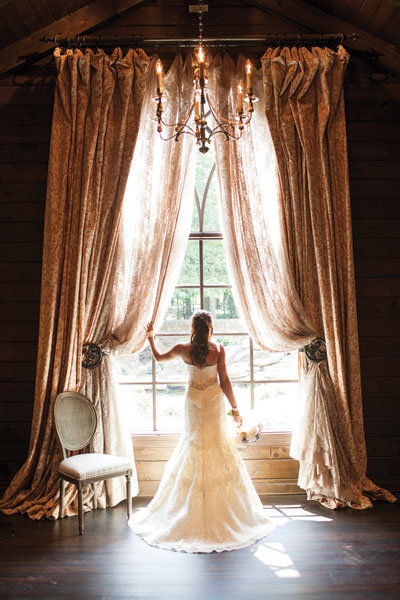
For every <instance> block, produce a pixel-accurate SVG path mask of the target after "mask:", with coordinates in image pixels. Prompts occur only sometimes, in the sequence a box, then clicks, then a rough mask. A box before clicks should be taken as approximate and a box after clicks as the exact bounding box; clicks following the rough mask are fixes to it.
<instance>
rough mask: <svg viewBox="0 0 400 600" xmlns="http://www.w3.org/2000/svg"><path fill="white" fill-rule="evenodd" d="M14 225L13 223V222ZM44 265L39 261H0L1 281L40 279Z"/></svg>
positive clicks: (37, 280)
mask: <svg viewBox="0 0 400 600" xmlns="http://www.w3.org/2000/svg"><path fill="white" fill-rule="evenodd" d="M11 225H13V224H11ZM41 270H42V265H41V263H40V262H39V261H38V262H18V263H15V262H7V263H0V281H1V282H3V281H7V282H11V281H36V282H39V281H40V277H41Z"/></svg>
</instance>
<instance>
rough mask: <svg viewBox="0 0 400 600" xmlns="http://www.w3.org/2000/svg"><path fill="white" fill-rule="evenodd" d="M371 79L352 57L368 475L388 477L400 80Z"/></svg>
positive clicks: (395, 364) (395, 405) (399, 437)
mask: <svg viewBox="0 0 400 600" xmlns="http://www.w3.org/2000/svg"><path fill="white" fill-rule="evenodd" d="M373 77H374V73H373V71H372V70H371V69H370V68H368V67H366V66H365V65H364V66H362V63H360V62H359V61H354V63H353V64H352V66H351V68H350V70H349V73H348V76H347V83H345V98H347V106H346V114H347V119H348V126H347V136H348V154H349V158H350V165H349V174H350V189H351V198H352V215H353V238H354V253H355V273H356V291H357V305H358V306H357V307H358V315H359V323H358V326H359V334H360V354H361V357H362V358H361V368H362V388H363V396H364V416H365V434H366V443H367V453H368V474H369V475H370V476H371V477H372V478H374V477H378V478H384V477H389V478H390V477H398V476H399V473H400V464H399V460H400V457H399V454H400V392H399V390H400V377H398V373H399V372H400V371H399V368H400V358H399V357H400V347H399V343H398V342H399V338H400V182H399V177H400V169H399V168H398V165H397V164H396V161H398V156H399V154H398V153H399V141H400V122H399V120H400V119H399V117H400V102H399V99H400V98H399V91H400V81H399V80H398V79H397V80H396V79H395V78H393V79H392V81H391V83H390V84H388V83H387V82H385V81H383V82H379V81H374V80H373ZM357 78H359V81H358V82H357ZM350 79H351V81H350Z"/></svg>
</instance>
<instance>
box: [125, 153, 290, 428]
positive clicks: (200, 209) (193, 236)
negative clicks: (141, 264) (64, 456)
mask: <svg viewBox="0 0 400 600" xmlns="http://www.w3.org/2000/svg"><path fill="white" fill-rule="evenodd" d="M215 171H216V163H215V160H214V163H213V165H212V167H211V169H210V172H209V175H208V179H207V182H206V185H205V187H204V191H203V197H202V200H201V202H200V199H199V195H198V192H197V188H196V186H195V189H194V200H195V206H196V208H197V216H198V223H199V231H192V232H191V233H190V234H189V239H188V243H190V242H194V241H196V242H198V252H199V283H198V284H178V285H176V286H175V289H197V290H199V297H200V308H201V309H204V292H205V290H206V289H208V288H214V289H215V288H224V289H232V284H230V283H220V284H205V283H204V246H203V242H204V241H208V240H223V235H222V232H220V231H203V223H204V214H205V208H206V201H207V197H208V192H209V189H210V186H211V182H212V179H213V177H214V174H215ZM214 325H218V321H217V320H215V321H214ZM230 336H232V337H233V336H241V337H243V338H245V337H246V338H247V339H248V344H249V378H248V379H239V380H233V381H232V383H233V384H248V385H249V386H250V407H251V409H254V405H255V385H256V384H266V385H267V384H268V383H272V384H276V383H298V379H255V377H254V342H253V339H252V337H251V336H250V334H249V333H248V332H246V331H230V332H225V331H224V332H219V331H218V330H217V329H216V330H215V331H214V337H230ZM155 337H159V338H163V337H169V338H180V337H184V338H187V337H188V332H177V333H174V332H166V331H160V332H159V333H157V334H156V336H155ZM177 384H178V385H179V384H182V380H171V379H168V380H159V379H157V368H156V361H155V359H154V356H153V355H152V357H151V380H150V381H137V380H136V381H129V379H128V378H126V377H125V378H124V379H123V380H122V379H120V381H119V385H131V386H141V385H142V386H143V385H146V386H149V385H151V388H152V412H153V415H152V425H153V429H152V430H150V432H148V431H147V432H144V431H133V432H132V435H135V436H136V435H142V434H143V435H146V434H147V435H149V434H150V435H169V434H170V435H176V432H173V431H172V430H171V431H168V430H164V429H161V430H160V429H157V386H160V385H177ZM269 434H271V435H273V436H274V435H278V434H285V435H286V434H287V435H290V434H291V429H290V430H289V429H283V428H282V429H280V430H276V429H273V430H272V429H268V430H263V435H264V436H265V435H269Z"/></svg>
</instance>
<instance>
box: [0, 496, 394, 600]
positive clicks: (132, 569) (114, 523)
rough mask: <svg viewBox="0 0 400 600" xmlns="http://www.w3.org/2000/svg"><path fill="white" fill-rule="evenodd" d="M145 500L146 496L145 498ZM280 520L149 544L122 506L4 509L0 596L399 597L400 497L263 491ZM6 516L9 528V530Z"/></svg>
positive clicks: (193, 599) (179, 599) (184, 599)
mask: <svg viewBox="0 0 400 600" xmlns="http://www.w3.org/2000/svg"><path fill="white" fill-rule="evenodd" d="M142 502H143V501H142ZM264 504H265V505H266V506H267V507H268V510H269V512H270V514H271V519H273V520H275V521H276V522H277V524H278V526H277V527H276V529H275V530H274V531H273V533H272V534H271V535H270V536H269V537H268V538H266V539H265V540H263V541H261V542H259V543H258V544H255V545H254V546H251V547H249V548H246V549H244V550H237V551H234V552H223V553H220V554H217V553H212V554H185V553H182V552H170V551H168V550H160V549H158V548H153V547H150V546H148V545H147V544H146V543H145V542H143V541H142V540H140V539H139V538H138V537H137V536H136V535H135V534H134V533H133V532H132V531H131V530H130V529H129V528H128V526H127V524H126V516H125V506H123V505H121V506H118V507H116V508H113V509H108V510H98V511H96V512H91V513H88V514H86V515H85V533H84V535H83V536H78V535H77V527H78V524H77V518H75V517H73V518H69V519H63V520H62V521H39V522H34V521H31V520H29V519H28V518H26V517H23V516H12V517H8V516H7V515H2V514H0V536H1V539H0V598H7V600H8V599H10V600H11V599H16V598H24V599H25V598H41V599H43V600H47V599H49V598H54V599H56V598H57V599H59V600H60V599H63V598H68V599H71V598H72V599H76V600H80V599H86V598H96V599H97V600H100V599H106V598H110V599H111V598H112V599H116V598H121V599H125V598H135V599H140V600H142V599H143V600H145V599H149V600H150V599H155V600H189V599H190V600H254V599H257V600H258V599H260V600H261V599H266V600H267V599H271V600H274V599H275V598H276V599H280V600H294V599H296V600H297V599H302V600H303V599H304V600H313V599H320V598H321V599H323V600H329V599H332V600H342V599H344V598H351V599H355V598H360V599H361V598H362V599H363V600H364V599H369V600H370V599H374V600H375V599H376V600H382V599H386V598H390V599H396V600H399V599H400V535H399V534H400V504H399V503H396V504H392V505H390V504H383V503H382V504H377V505H376V506H375V507H374V508H373V509H372V510H368V511H360V512H359V511H353V510H351V509H345V510H341V511H336V512H333V511H329V510H327V509H324V508H323V507H320V506H319V505H318V504H316V503H314V502H306V501H305V499H304V497H303V496H286V497H280V498H270V497H269V498H266V499H265V502H264ZM7 523H11V525H12V527H13V529H14V532H15V535H14V537H5V536H7V534H9V533H10V531H11V530H10V527H9V526H8V525H7Z"/></svg>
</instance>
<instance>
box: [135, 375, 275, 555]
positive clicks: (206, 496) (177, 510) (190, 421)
mask: <svg viewBox="0 0 400 600" xmlns="http://www.w3.org/2000/svg"><path fill="white" fill-rule="evenodd" d="M187 368H188V371H189V381H188V387H187V391H186V394H185V407H184V432H183V434H182V436H181V437H180V439H179V442H178V444H177V446H176V448H175V450H174V452H173V454H172V456H171V458H170V460H169V461H168V463H167V465H166V467H165V471H164V474H163V477H162V480H161V482H160V486H159V488H158V490H157V493H156V495H155V496H154V498H153V500H152V501H151V502H150V504H148V506H147V507H146V508H144V509H138V510H137V511H136V512H135V513H134V514H133V515H132V517H131V518H130V520H129V526H130V527H131V528H132V529H133V531H134V532H135V533H137V534H138V535H139V536H141V537H142V538H143V539H144V540H145V541H146V542H148V543H149V544H151V545H153V546H158V547H159V548H166V549H168V550H183V551H186V552H212V551H214V550H215V551H217V552H222V551H224V550H236V549H238V548H245V547H246V546H249V545H251V544H253V543H255V542H256V541H258V540H260V539H261V538H263V537H265V535H267V534H268V533H269V532H270V531H271V529H272V526H271V523H270V521H269V520H268V518H267V517H266V515H265V514H264V510H263V507H262V504H261V501H260V499H259V497H258V495H257V492H256V490H255V489H254V486H253V484H252V481H251V479H250V476H249V474H248V472H247V470H246V467H245V466H244V463H243V461H242V459H241V457H240V456H239V451H238V450H237V448H236V446H235V442H234V440H233V439H232V438H231V437H230V436H229V434H228V426H227V419H228V418H229V417H227V416H226V408H225V401H224V395H223V392H222V390H221V388H220V386H219V384H218V379H217V365H212V366H206V367H197V366H194V365H189V364H187Z"/></svg>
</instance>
